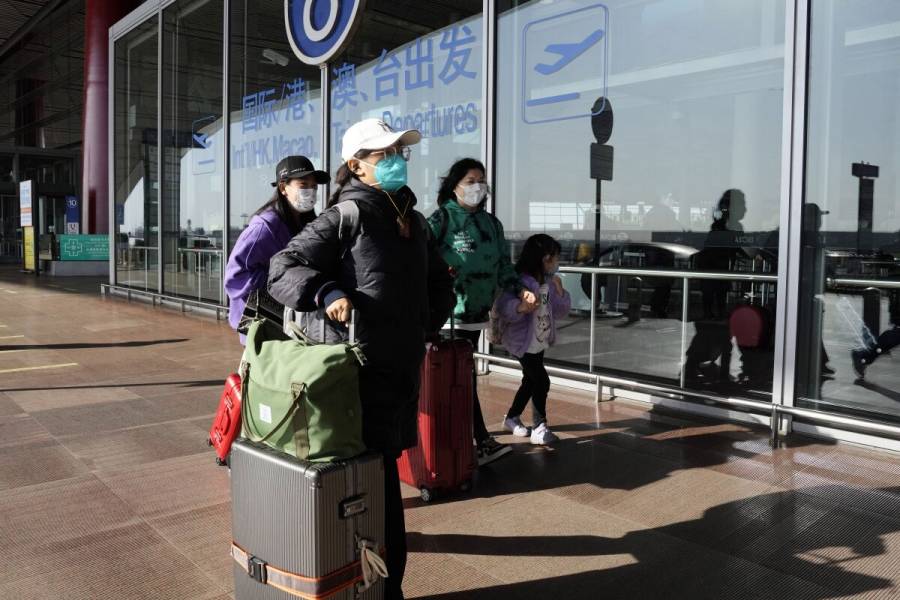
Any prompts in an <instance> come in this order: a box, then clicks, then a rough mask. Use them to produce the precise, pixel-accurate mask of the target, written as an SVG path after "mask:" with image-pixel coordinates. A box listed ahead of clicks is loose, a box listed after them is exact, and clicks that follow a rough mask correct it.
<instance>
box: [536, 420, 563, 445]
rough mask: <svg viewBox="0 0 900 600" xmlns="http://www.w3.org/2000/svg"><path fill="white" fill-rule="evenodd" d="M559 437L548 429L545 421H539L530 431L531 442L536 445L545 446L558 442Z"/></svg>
mask: <svg viewBox="0 0 900 600" xmlns="http://www.w3.org/2000/svg"><path fill="white" fill-rule="evenodd" d="M558 441H559V438H558V437H557V436H556V434H555V433H553V432H552V431H550V428H549V427H547V424H546V423H541V424H540V425H538V426H537V427H535V428H534V431H532V432H531V443H532V444H535V445H538V446H546V445H548V444H553V443H555V442H558Z"/></svg>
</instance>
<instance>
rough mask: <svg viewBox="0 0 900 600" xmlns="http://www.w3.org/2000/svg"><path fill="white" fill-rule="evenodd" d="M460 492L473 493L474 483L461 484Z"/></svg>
mask: <svg viewBox="0 0 900 600" xmlns="http://www.w3.org/2000/svg"><path fill="white" fill-rule="evenodd" d="M459 491H461V492H471V491H472V482H471V481H463V482H462V483H461V484H459Z"/></svg>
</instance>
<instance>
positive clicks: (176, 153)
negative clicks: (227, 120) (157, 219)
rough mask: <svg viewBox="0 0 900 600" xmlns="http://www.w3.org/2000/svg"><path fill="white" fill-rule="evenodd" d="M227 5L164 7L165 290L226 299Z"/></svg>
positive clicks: (210, 1)
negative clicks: (224, 86) (224, 97)
mask: <svg viewBox="0 0 900 600" xmlns="http://www.w3.org/2000/svg"><path fill="white" fill-rule="evenodd" d="M223 10H224V9H223V3H222V2H218V1H216V0H195V1H193V2H185V1H181V2H176V3H175V4H172V5H170V6H169V7H167V8H166V9H165V10H164V11H163V35H162V40H163V65H162V81H163V86H162V90H161V91H162V150H163V153H162V156H163V163H162V200H163V233H162V248H163V267H164V268H163V290H165V291H166V292H167V293H171V294H175V295H180V296H187V297H191V298H196V299H198V300H210V301H214V302H217V303H220V304H221V303H223V297H224V293H223V291H222V270H223V262H224V235H225V140H224V137H225V136H224V132H225V130H224V118H223V117H224V115H223V114H222V105H223V103H222V81H223V76H224V73H223V67H224V60H223V31H222V30H223V27H224V14H223Z"/></svg>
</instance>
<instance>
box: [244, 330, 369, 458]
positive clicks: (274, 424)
mask: <svg viewBox="0 0 900 600" xmlns="http://www.w3.org/2000/svg"><path fill="white" fill-rule="evenodd" d="M295 335H296V337H295V339H292V338H289V337H287V336H286V335H285V334H284V333H283V332H282V331H281V328H280V327H277V326H275V325H274V324H273V323H272V322H271V321H267V320H266V319H257V320H256V321H254V322H253V324H252V325H250V329H249V331H248V332H247V346H246V348H245V349H244V356H243V358H242V361H241V382H242V388H241V393H242V404H241V417H242V423H243V425H242V435H243V436H244V437H245V438H247V439H249V440H251V441H254V442H261V443H264V444H266V445H267V446H270V447H272V448H274V449H275V450H280V451H282V452H284V453H286V454H290V455H291V456H296V457H297V458H299V459H302V460H309V461H317V462H328V461H335V460H342V459H347V458H352V457H354V456H357V455H358V454H361V453H362V452H364V451H365V445H364V444H363V437H362V409H361V406H360V402H359V366H360V365H361V364H362V362H363V355H362V350H360V348H359V346H357V345H356V344H348V343H340V344H318V343H315V342H313V341H312V340H310V339H308V338H306V337H305V336H303V335H302V333H301V332H299V331H298V332H296V334H295Z"/></svg>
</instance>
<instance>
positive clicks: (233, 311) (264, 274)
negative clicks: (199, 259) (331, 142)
mask: <svg viewBox="0 0 900 600" xmlns="http://www.w3.org/2000/svg"><path fill="white" fill-rule="evenodd" d="M329 180H330V177H329V176H328V173H326V172H325V171H317V170H316V169H315V167H313V164H312V162H311V161H310V160H309V159H308V158H306V157H305V156H288V157H286V158H283V159H282V160H281V161H280V162H279V163H278V165H277V166H276V167H275V181H273V182H272V187H274V188H275V192H274V193H273V194H272V198H271V199H270V200H269V201H268V202H266V203H265V204H264V205H263V206H262V208H260V209H259V210H258V211H256V214H254V215H253V218H251V219H250V223H249V224H248V225H247V228H246V229H244V231H242V232H241V235H240V237H238V240H237V242H236V243H235V245H234V249H233V250H232V251H231V254H230V255H229V257H228V264H227V265H226V266H225V293H226V294H228V298H229V299H230V300H231V304H230V306H229V307H228V323H229V324H230V325H231V327H232V328H233V329H237V327H238V324H239V323H240V321H241V315H243V314H244V307H245V306H246V304H247V297H248V296H249V295H250V292H252V291H253V290H257V289H260V288H262V289H265V287H266V281H267V280H268V278H269V259H271V258H272V256H274V255H275V254H276V253H277V252H278V251H280V250H283V249H284V247H285V246H287V243H288V242H289V241H290V240H291V238H292V237H294V236H295V235H297V234H298V233H300V230H301V229H303V227H305V226H306V224H307V223H310V222H311V221H312V220H313V219H315V218H316V212H315V207H316V186H317V185H318V184H324V183H328V182H329ZM241 343H242V344H243V343H244V336H243V335H242V336H241Z"/></svg>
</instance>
